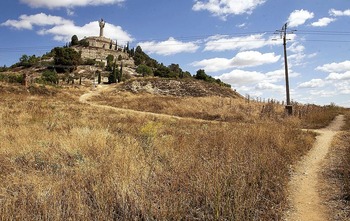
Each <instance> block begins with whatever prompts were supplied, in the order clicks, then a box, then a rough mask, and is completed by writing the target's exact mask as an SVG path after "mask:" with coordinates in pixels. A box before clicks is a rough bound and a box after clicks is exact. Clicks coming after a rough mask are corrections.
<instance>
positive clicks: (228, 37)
mask: <svg viewBox="0 0 350 221" xmlns="http://www.w3.org/2000/svg"><path fill="white" fill-rule="evenodd" d="M298 33H300V34H306V35H310V36H311V35H312V36H344V37H345V36H350V32H348V31H313V30H298ZM269 34H270V35H273V34H276V33H275V31H256V32H239V33H233V34H232V33H231V34H227V33H226V34H216V35H215V34H213V35H194V36H177V37H173V38H174V39H175V40H177V41H193V42H194V41H197V42H194V43H196V44H197V45H205V44H207V43H208V42H210V43H211V44H213V45H215V44H232V43H244V42H268V41H271V39H269V38H265V39H263V38H262V39H244V38H242V37H244V36H251V35H262V36H263V35H269ZM216 38H217V39H216ZM167 40H169V38H167V39H165V38H150V39H140V40H138V42H139V43H142V42H156V43H157V41H158V42H163V41H167ZM220 40H221V41H220ZM303 41H305V42H328V43H350V40H342V39H337V40H334V39H303ZM180 44H182V43H178V44H177V43H173V44H167V45H169V46H170V45H172V46H173V45H180ZM53 47H58V46H57V45H55V46H50V45H46V46H23V47H19V46H16V47H0V53H4V52H7V53H20V52H26V51H28V50H35V51H39V52H43V51H48V50H51V49H52V48H53Z"/></svg>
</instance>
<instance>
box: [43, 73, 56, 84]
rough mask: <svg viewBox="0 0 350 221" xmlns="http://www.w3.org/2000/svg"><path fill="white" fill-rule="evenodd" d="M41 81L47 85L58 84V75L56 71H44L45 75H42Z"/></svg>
mask: <svg viewBox="0 0 350 221" xmlns="http://www.w3.org/2000/svg"><path fill="white" fill-rule="evenodd" d="M41 79H42V80H43V81H44V82H47V83H51V84H58V75H57V73H56V72H55V71H50V70H46V71H44V73H43V74H42V75H41Z"/></svg>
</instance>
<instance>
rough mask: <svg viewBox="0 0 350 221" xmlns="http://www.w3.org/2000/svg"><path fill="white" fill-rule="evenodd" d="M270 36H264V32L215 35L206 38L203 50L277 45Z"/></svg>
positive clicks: (256, 47)
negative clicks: (240, 34) (230, 35)
mask: <svg viewBox="0 0 350 221" xmlns="http://www.w3.org/2000/svg"><path fill="white" fill-rule="evenodd" d="M279 44H280V42H278V41H273V40H272V37H270V38H264V34H255V35H249V36H242V37H229V36H227V35H215V36H211V37H209V38H208V39H207V42H206V43H205V48H204V51H228V50H241V51H243V50H252V49H258V48H262V47H264V46H268V45H279Z"/></svg>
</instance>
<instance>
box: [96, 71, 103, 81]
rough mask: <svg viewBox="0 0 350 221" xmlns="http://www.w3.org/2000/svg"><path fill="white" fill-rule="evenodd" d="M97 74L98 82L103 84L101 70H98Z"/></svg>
mask: <svg viewBox="0 0 350 221" xmlns="http://www.w3.org/2000/svg"><path fill="white" fill-rule="evenodd" d="M97 76H98V77H97V83H98V84H101V78H102V77H101V72H100V71H97Z"/></svg>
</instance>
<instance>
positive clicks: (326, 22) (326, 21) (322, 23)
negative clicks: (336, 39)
mask: <svg viewBox="0 0 350 221" xmlns="http://www.w3.org/2000/svg"><path fill="white" fill-rule="evenodd" d="M335 20H337V19H335V18H327V17H324V18H320V19H319V20H318V21H316V22H313V23H311V25H312V26H314V27H325V26H327V25H329V24H330V23H331V22H334V21H335Z"/></svg>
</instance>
